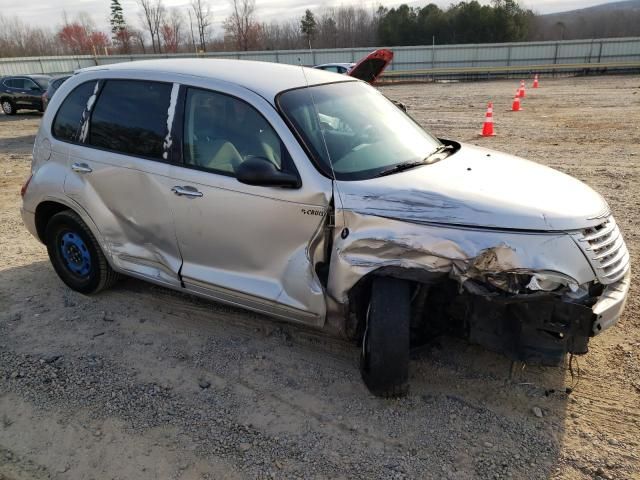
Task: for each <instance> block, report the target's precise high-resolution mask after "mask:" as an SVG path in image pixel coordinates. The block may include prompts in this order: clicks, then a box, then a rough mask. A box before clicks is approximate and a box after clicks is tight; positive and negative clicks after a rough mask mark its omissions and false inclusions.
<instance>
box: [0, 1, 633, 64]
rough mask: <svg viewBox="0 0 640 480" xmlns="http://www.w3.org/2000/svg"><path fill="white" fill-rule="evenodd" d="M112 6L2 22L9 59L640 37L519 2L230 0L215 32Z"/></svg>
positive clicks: (178, 11)
mask: <svg viewBox="0 0 640 480" xmlns="http://www.w3.org/2000/svg"><path fill="white" fill-rule="evenodd" d="M104 1H105V2H110V10H111V13H110V17H109V24H110V31H103V30H102V29H100V28H98V27H97V26H96V24H95V23H94V20H93V19H92V18H91V17H90V16H89V15H87V14H80V15H78V16H76V17H75V18H73V19H69V18H67V16H66V15H63V19H62V24H61V25H60V26H59V27H57V28H55V29H48V28H43V27H33V26H30V25H27V24H25V23H24V22H22V21H20V19H18V18H7V17H2V16H0V57H15V56H43V55H59V54H91V55H105V54H129V53H176V52H185V53H186V52H206V51H236V50H242V51H247V50H283V49H302V48H341V47H342V48H348V47H369V46H374V45H380V46H391V47H393V46H396V45H425V44H426V45H430V44H432V43H435V44H454V43H493V42H510V41H527V40H565V39H571V38H595V37H609V36H634V35H640V12H638V11H637V10H636V11H629V12H620V11H614V12H607V11H599V12H597V14H596V13H594V12H592V13H589V12H586V13H584V14H581V15H574V16H572V15H568V16H567V15H565V16H564V17H562V16H560V17H557V16H552V15H543V16H539V15H535V14H534V13H533V12H532V11H531V10H528V9H524V8H523V7H521V6H520V5H519V3H518V2H517V0H492V2H491V4H490V5H481V4H480V3H479V2H478V1H475V0H472V1H461V2H458V3H454V4H452V5H450V6H449V7H448V8H446V9H441V8H440V7H438V6H437V5H435V4H428V5H425V6H423V7H413V6H409V5H406V4H403V5H400V6H398V7H395V8H390V9H389V8H386V7H383V6H380V7H378V8H377V9H374V8H364V7H360V6H349V5H346V6H340V7H334V8H323V9H320V10H318V11H312V10H306V12H305V13H304V15H303V16H302V17H301V18H290V19H281V20H274V21H271V22H264V21H261V20H260V17H259V13H260V12H259V11H258V9H257V8H256V4H255V0H224V1H227V2H228V3H229V7H230V14H229V15H228V16H227V18H226V19H225V20H224V22H223V31H222V32H214V30H213V20H214V18H213V13H212V3H211V1H210V0H190V3H189V4H188V6H186V7H182V8H177V7H174V8H168V7H166V6H165V4H164V2H163V0H135V1H136V3H137V11H135V12H133V11H125V10H124V9H123V7H122V4H121V0H104Z"/></svg>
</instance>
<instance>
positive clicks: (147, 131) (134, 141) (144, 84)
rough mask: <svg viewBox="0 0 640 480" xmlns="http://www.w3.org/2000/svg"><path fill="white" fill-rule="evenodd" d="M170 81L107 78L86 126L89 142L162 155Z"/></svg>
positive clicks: (127, 151)
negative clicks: (89, 121)
mask: <svg viewBox="0 0 640 480" xmlns="http://www.w3.org/2000/svg"><path fill="white" fill-rule="evenodd" d="M171 89H172V84H170V83H161V82H149V81H140V80H107V82H106V83H105V85H104V87H103V88H102V90H101V92H100V95H99V96H98V101H97V103H96V106H95V107H94V108H93V114H92V116H91V123H90V126H89V137H88V139H87V142H86V143H88V144H89V145H91V146H94V147H98V148H102V149H105V150H111V151H114V152H118V153H124V154H130V155H136V156H141V157H147V158H153V159H159V160H160V159H162V151H163V148H162V144H163V142H164V140H165V137H166V136H167V117H168V110H169V102H170V98H171Z"/></svg>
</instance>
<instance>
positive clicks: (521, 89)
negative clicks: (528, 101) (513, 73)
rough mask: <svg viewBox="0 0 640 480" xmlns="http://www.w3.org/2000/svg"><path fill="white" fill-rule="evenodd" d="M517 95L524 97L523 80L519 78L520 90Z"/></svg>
mask: <svg viewBox="0 0 640 480" xmlns="http://www.w3.org/2000/svg"><path fill="white" fill-rule="evenodd" d="M518 96H519V97H520V98H524V97H525V91H524V80H520V90H519V91H518Z"/></svg>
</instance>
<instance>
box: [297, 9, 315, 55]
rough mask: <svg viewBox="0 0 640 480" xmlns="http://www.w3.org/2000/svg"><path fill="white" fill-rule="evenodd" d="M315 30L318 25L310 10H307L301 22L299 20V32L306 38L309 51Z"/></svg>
mask: <svg viewBox="0 0 640 480" xmlns="http://www.w3.org/2000/svg"><path fill="white" fill-rule="evenodd" d="M317 29H318V25H317V23H316V17H314V16H313V12H312V11H311V10H307V11H306V12H304V17H302V20H300V31H301V32H302V33H303V35H304V36H305V37H307V43H308V44H309V49H311V38H312V37H313V36H314V35H315V34H316V30H317Z"/></svg>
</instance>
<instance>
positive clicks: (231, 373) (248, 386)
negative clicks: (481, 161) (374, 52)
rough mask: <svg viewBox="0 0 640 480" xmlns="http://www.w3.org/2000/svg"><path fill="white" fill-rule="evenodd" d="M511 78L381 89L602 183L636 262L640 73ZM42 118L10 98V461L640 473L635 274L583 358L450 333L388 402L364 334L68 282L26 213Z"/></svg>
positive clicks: (382, 472) (193, 470)
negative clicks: (512, 356)
mask: <svg viewBox="0 0 640 480" xmlns="http://www.w3.org/2000/svg"><path fill="white" fill-rule="evenodd" d="M516 86H517V82H516V81H494V82H486V83H485V82H478V83H467V84H463V83H449V84H419V85H398V86H390V87H384V89H383V90H384V93H385V94H387V95H388V96H390V97H391V98H394V99H396V100H400V101H403V102H405V103H406V104H407V105H408V106H409V111H410V112H411V113H412V115H414V117H415V118H416V119H417V120H418V121H419V122H420V123H422V124H423V125H424V126H425V127H427V128H428V129H430V130H431V131H433V132H434V133H435V134H437V135H438V136H441V137H446V138H453V139H459V140H463V141H467V142H470V143H475V144H478V145H482V146H488V147H492V148H493V147H495V148H496V149H499V150H505V151H507V152H509V153H514V154H517V155H521V156H525V157H528V158H531V159H532V160H536V161H539V162H541V163H544V164H547V165H550V166H552V167H555V168H557V169H559V170H562V171H564V172H567V173H569V174H571V175H574V176H576V177H578V178H579V179H581V180H583V181H585V182H587V183H588V184H589V185H591V186H592V187H594V188H596V189H597V190H598V191H599V192H601V193H602V194H603V195H604V196H605V197H606V198H607V199H608V200H609V202H610V204H611V206H612V209H613V211H614V212H615V213H616V214H617V221H618V223H619V224H620V225H621V228H622V229H623V231H624V233H625V238H626V241H627V245H628V247H629V250H630V251H631V255H632V261H634V262H636V263H637V261H638V259H639V256H638V255H639V253H640V238H639V237H638V228H637V225H638V224H639V223H640V208H638V207H640V186H639V178H638V166H639V165H638V163H639V162H640V108H639V107H640V78H638V77H637V76H620V77H614V76H610V77H598V78H564V79H553V80H552V79H545V78H542V79H541V87H542V88H540V89H538V90H531V89H530V90H528V92H527V93H528V96H527V98H525V99H524V101H523V106H524V111H523V112H520V113H511V112H507V110H508V109H509V106H510V102H511V100H512V96H511V95H512V94H513V91H514V90H515V87H516ZM488 100H493V101H494V106H495V109H494V111H495V113H494V117H495V120H496V130H497V136H496V137H494V138H481V137H479V136H478V133H479V131H480V129H481V125H482V120H483V116H484V109H485V106H486V102H487V101H488ZM39 120H40V117H39V115H37V114H29V113H20V114H19V115H17V116H16V117H6V116H0V173H2V175H1V176H0V225H1V228H0V246H1V248H0V479H7V480H23V479H32V478H33V479H44V478H59V479H91V478H95V479H103V478H105V479H106V478H110V479H111V478H113V479H117V478H122V479H125V478H136V479H147V478H149V479H151V478H167V479H169V478H176V479H177V478H180V479H200V478H205V479H206V478H211V479H223V478H229V479H235V478H332V479H334V478H335V479H340V478H345V479H346V478H362V479H375V478H384V479H389V478H438V479H441V478H452V479H454V478H455V479H471V478H482V479H485V478H492V479H502V478H505V479H506V478H513V479H536V478H569V479H587V478H603V479H604V478H609V479H613V478H616V479H627V478H640V354H639V352H640V333H639V330H638V327H639V326H640V316H639V312H640V310H639V308H640V300H639V299H638V293H639V292H638V288H640V287H638V285H639V282H638V278H637V275H634V283H633V287H632V288H633V289H632V292H631V295H630V298H629V302H628V304H627V309H626V311H625V314H624V316H623V318H622V320H621V321H620V323H619V324H618V325H617V326H616V327H615V328H613V329H611V330H609V331H607V332H606V333H605V334H603V335H600V336H599V337H596V338H595V339H593V340H592V342H591V344H590V347H591V351H590V353H589V354H588V355H586V356H584V357H580V358H579V366H580V375H579V376H576V377H572V376H571V375H570V373H569V371H568V369H567V367H566V365H565V366H562V367H558V368H542V367H533V366H528V365H523V364H519V363H514V364H512V363H511V362H509V361H508V360H506V359H505V358H503V357H501V356H499V355H495V354H493V353H490V352H487V351H485V350H483V349H481V348H479V347H476V346H472V345H468V344H466V343H465V342H461V341H457V340H454V339H450V338H441V339H439V340H438V341H437V342H435V343H434V344H433V346H432V347H431V348H430V349H428V350H426V351H423V352H421V353H420V354H419V355H418V356H416V358H414V360H413V362H412V364H411V383H412V389H411V393H410V395H409V396H408V397H407V398H404V399H401V400H381V399H378V398H375V397H372V396H371V395H370V394H369V393H368V392H367V390H366V389H365V387H364V386H363V385H362V382H361V381H360V378H359V373H358V369H357V357H358V352H357V349H356V348H355V347H354V346H353V345H350V344H347V343H344V342H342V341H339V340H335V339H332V338H328V337H326V336H324V335H322V334H320V333H318V332H315V331H313V330H308V329H304V328H300V327H297V326H293V325H288V324H284V323H279V322H277V321H274V320H272V319H268V318H265V317H261V316H258V315H255V314H251V313H247V312H244V311H241V310H237V309H232V308H228V307H225V306H222V305H218V304H215V303H211V302H205V301H201V300H199V299H196V298H193V297H190V296H187V295H182V294H179V293H175V292H173V291H169V290H166V289H164V288H160V287H155V286H153V285H149V284H146V283H143V282H140V281H137V280H132V279H129V280H125V281H123V282H120V283H119V284H118V285H117V286H116V287H115V288H114V289H113V290H110V291H108V292H105V293H103V294H100V295H98V296H95V297H85V296H82V295H79V294H76V293H74V292H72V291H70V290H69V289H67V288H66V287H64V286H63V284H62V283H61V282H60V281H59V280H58V278H57V277H56V275H55V273H54V272H53V269H52V268H51V266H50V264H49V262H48V260H47V256H46V250H45V248H44V247H43V246H42V245H41V244H39V243H38V242H37V241H36V240H34V239H33V238H32V237H30V236H29V234H28V233H27V232H26V230H25V229H24V227H23V226H22V223H21V220H20V217H19V211H18V209H19V204H20V198H19V194H18V190H19V186H20V184H21V183H22V181H23V179H24V178H25V177H26V176H27V175H28V171H29V160H30V151H31V146H32V142H33V138H34V135H35V132H36V130H37V127H38V124H39ZM542 194H544V192H541V195H542ZM534 201H535V199H532V202H534ZM567 387H572V388H573V392H572V393H570V394H567V393H566V388H567Z"/></svg>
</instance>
